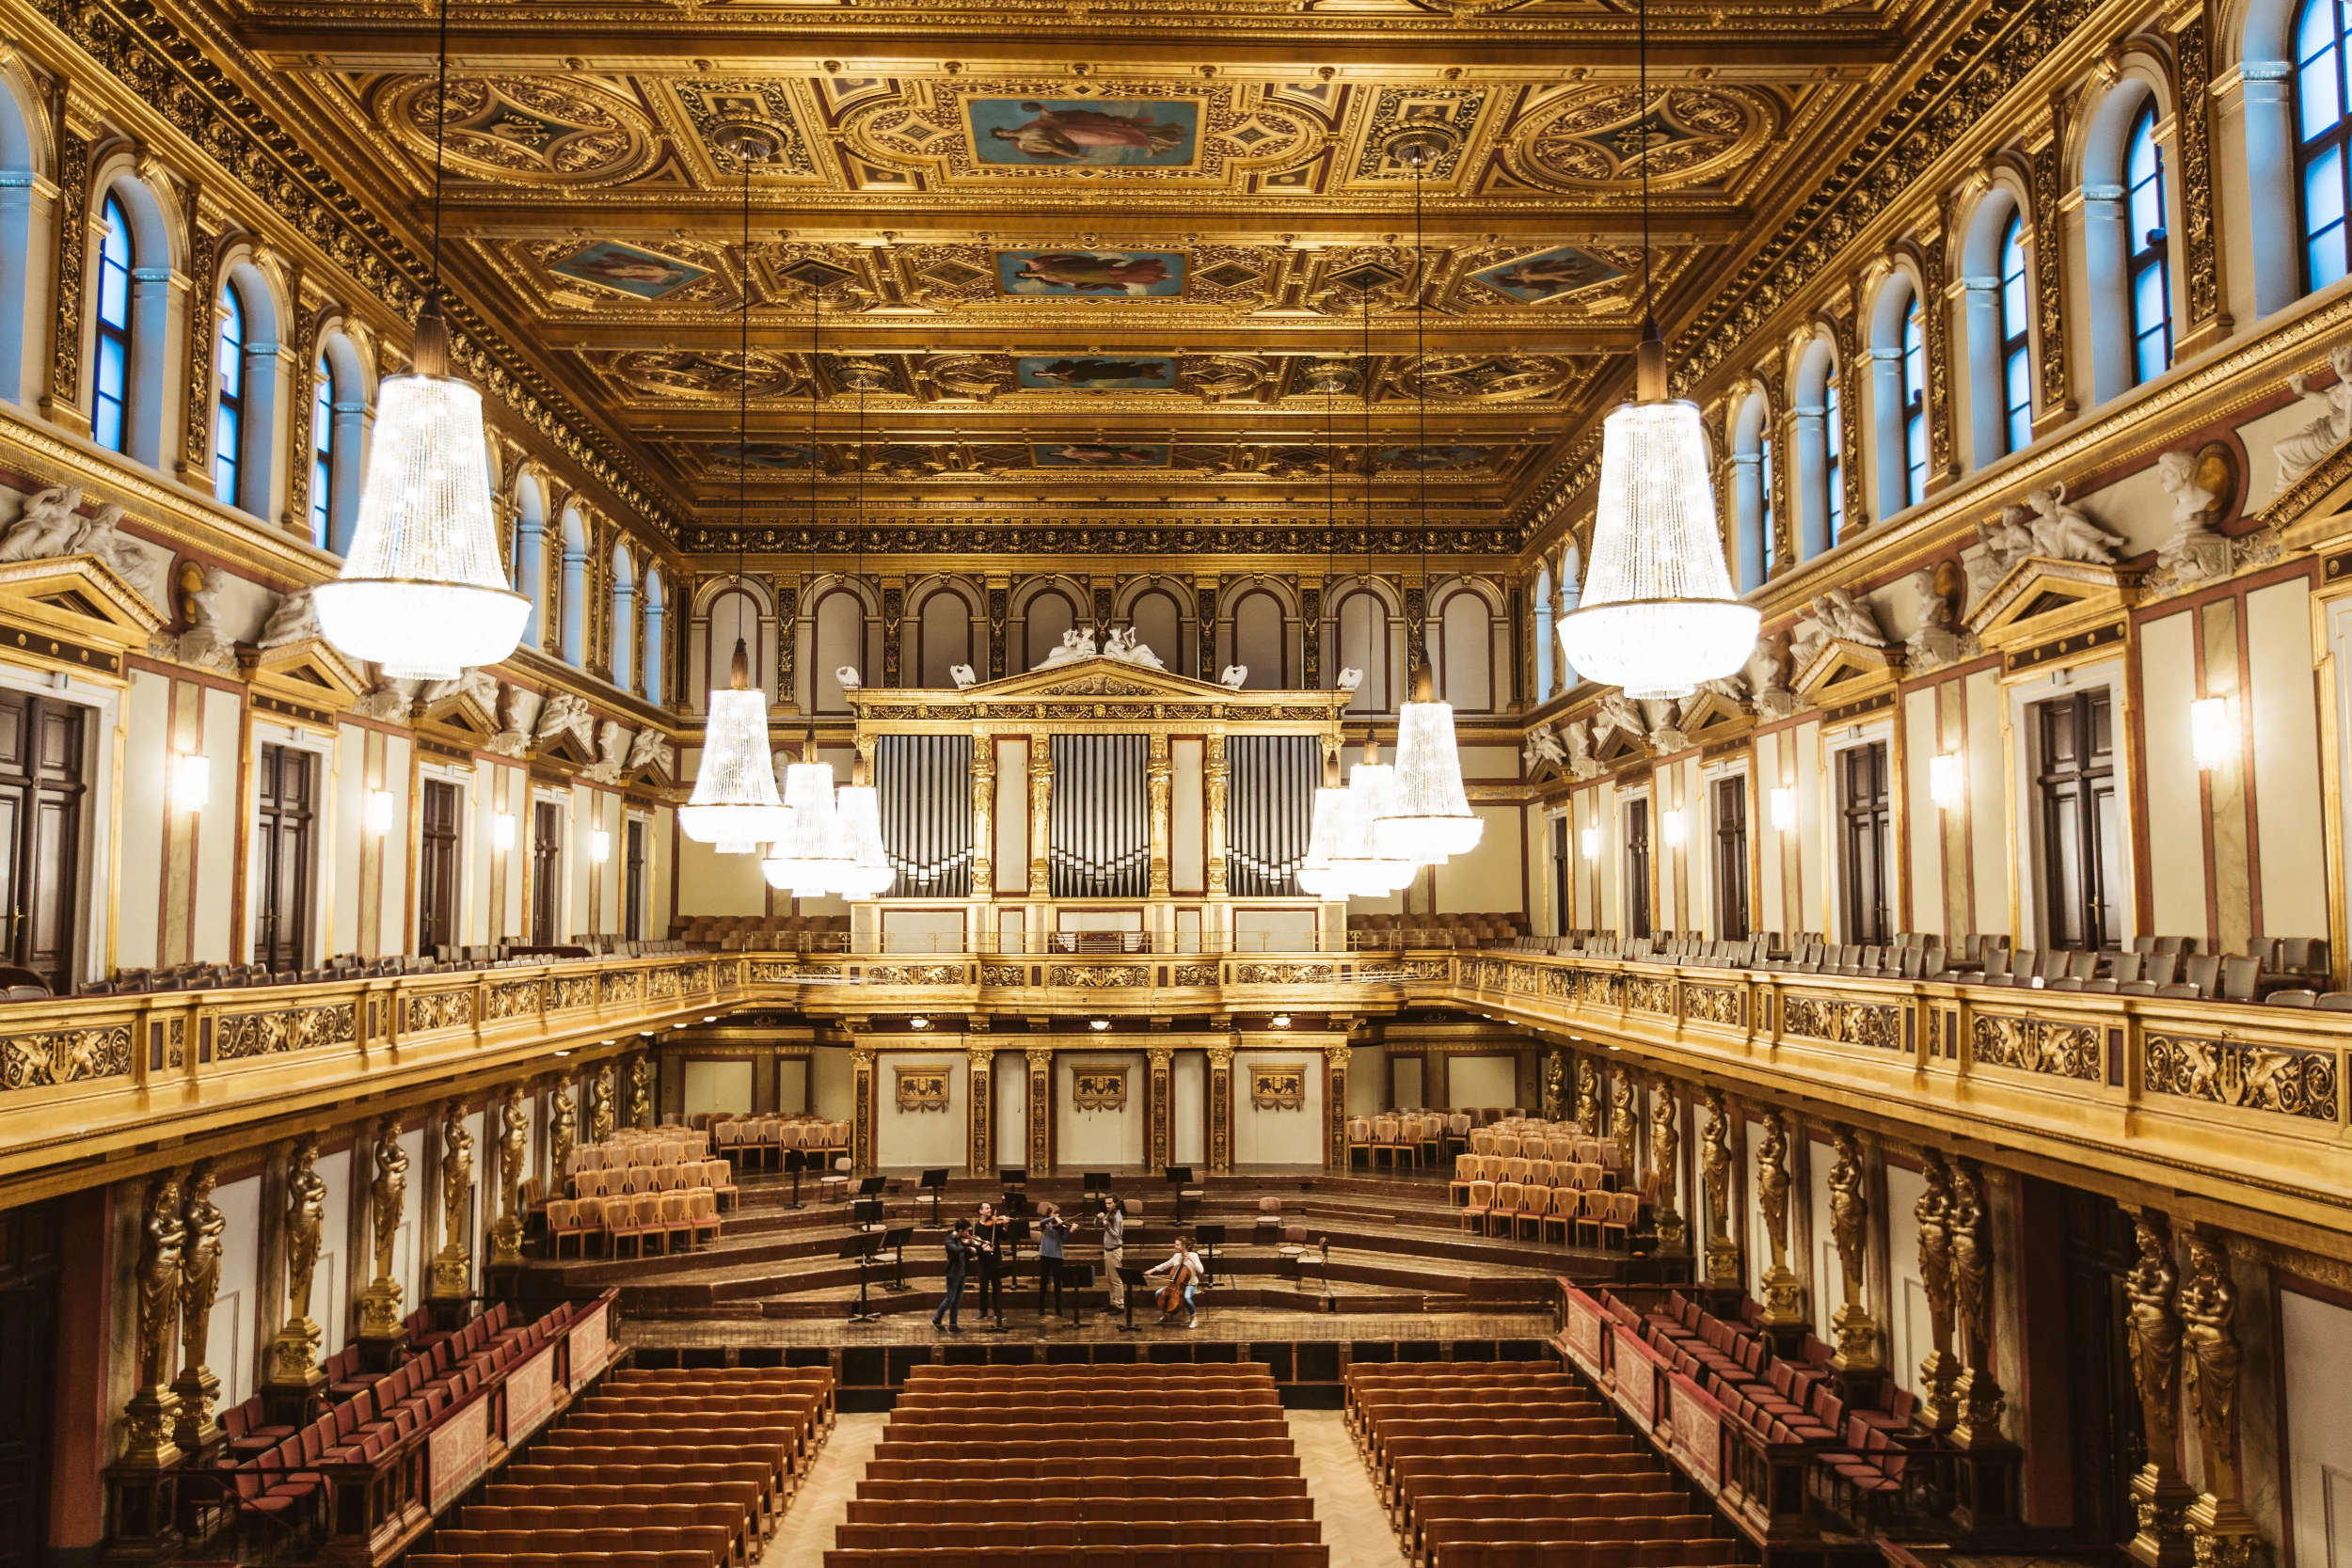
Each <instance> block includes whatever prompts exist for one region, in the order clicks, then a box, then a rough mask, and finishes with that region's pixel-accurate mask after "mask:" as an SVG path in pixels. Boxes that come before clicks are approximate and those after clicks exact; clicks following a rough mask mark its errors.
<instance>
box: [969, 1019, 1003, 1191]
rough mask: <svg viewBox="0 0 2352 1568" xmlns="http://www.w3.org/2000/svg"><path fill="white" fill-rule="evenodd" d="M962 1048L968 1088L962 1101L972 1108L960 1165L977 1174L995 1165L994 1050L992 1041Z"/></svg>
mask: <svg viewBox="0 0 2352 1568" xmlns="http://www.w3.org/2000/svg"><path fill="white" fill-rule="evenodd" d="M963 1049H964V1057H965V1061H966V1062H967V1064H968V1065H969V1069H970V1070H969V1071H968V1072H967V1073H966V1074H965V1078H966V1080H967V1083H968V1087H969V1092H968V1093H967V1094H966V1096H965V1098H966V1100H968V1101H970V1103H971V1106H972V1125H971V1127H970V1128H969V1129H968V1130H967V1132H968V1135H967V1136H966V1138H965V1139H964V1152H963V1164H964V1168H965V1169H966V1170H970V1171H975V1172H977V1171H984V1170H987V1169H988V1168H989V1167H990V1166H992V1165H993V1164H995V1163H996V1103H995V1089H996V1047H995V1044H994V1043H993V1041H992V1042H986V1043H980V1044H975V1043H973V1042H971V1041H969V1040H967V1041H965V1042H964V1048H963Z"/></svg>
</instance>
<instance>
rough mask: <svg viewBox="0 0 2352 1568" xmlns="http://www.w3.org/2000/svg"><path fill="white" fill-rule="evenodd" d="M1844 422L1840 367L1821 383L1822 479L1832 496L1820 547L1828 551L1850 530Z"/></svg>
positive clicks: (1828, 499)
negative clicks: (1839, 397)
mask: <svg viewBox="0 0 2352 1568" xmlns="http://www.w3.org/2000/svg"><path fill="white" fill-rule="evenodd" d="M1843 423H1844V420H1842V419H1841V418H1840V417H1839V415H1838V412H1837V367H1836V364H1835V363H1833V364H1832V365H1831V366H1830V368H1829V379H1828V380H1827V381H1825V382H1823V383H1822V384H1821V476H1822V478H1823V479H1824V480H1826V481H1827V482H1828V484H1829V494H1828V495H1827V497H1825V498H1824V500H1823V513H1824V515H1825V516H1826V517H1827V518H1828V521H1829V532H1828V534H1827V536H1826V537H1824V538H1823V539H1822V541H1821V544H1820V548H1822V549H1828V548H1829V547H1830V546H1832V545H1835V544H1836V543H1837V540H1838V536H1839V535H1840V534H1842V533H1844V532H1845V531H1846V472H1845V467H1846V455H1845V454H1846V441H1845V436H1843V435H1842V434H1841V430H1840V427H1841V426H1842V425H1843Z"/></svg>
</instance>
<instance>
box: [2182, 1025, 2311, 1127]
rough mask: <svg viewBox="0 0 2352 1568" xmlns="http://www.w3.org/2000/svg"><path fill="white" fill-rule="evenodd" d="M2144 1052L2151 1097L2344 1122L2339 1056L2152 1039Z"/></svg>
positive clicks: (2197, 1040)
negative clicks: (2339, 1100) (2340, 1110)
mask: <svg viewBox="0 0 2352 1568" xmlns="http://www.w3.org/2000/svg"><path fill="white" fill-rule="evenodd" d="M2141 1050H2142V1052H2143V1053H2144V1055H2145V1069H2146V1079H2147V1085H2148V1092H2149V1093H2150V1094H2162V1095H2175V1096H2178V1097H2180V1098H2182V1099H2185V1100H2201V1101H2207V1102H2209V1103H2212V1104H2216V1105H2227V1106H2230V1107H2232V1108H2233V1109H2235V1110H2242V1111H2268V1112H2271V1113H2273V1114H2275V1115H2279V1116H2287V1117H2310V1118H2311V1119H2312V1120H2314V1121H2335V1120H2337V1119H2339V1113H2338V1111H2337V1109H2336V1095H2337V1083H2338V1080H2339V1079H2340V1077H2341V1076H2342V1074H2341V1072H2340V1070H2339V1069H2338V1067H2337V1058H2336V1056H2335V1054H2334V1053H2330V1052H2322V1051H2297V1050H2295V1049H2292V1048H2291V1047H2287V1046H2277V1045H2257V1044H2254V1043H2252V1042H2251V1041H2248V1040H2233V1039H2201V1038H2199V1037H2195V1036H2189V1035H2171V1034H2161V1035H2160V1034H2150V1035H2148V1036H2147V1037H2145V1038H2144V1040H2143V1042H2142V1045H2141Z"/></svg>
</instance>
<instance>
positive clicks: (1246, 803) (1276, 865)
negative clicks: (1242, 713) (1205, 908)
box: [1225, 735, 1323, 898]
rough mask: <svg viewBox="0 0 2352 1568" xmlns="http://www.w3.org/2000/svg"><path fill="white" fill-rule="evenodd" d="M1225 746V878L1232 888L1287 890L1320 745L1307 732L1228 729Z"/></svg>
mask: <svg viewBox="0 0 2352 1568" xmlns="http://www.w3.org/2000/svg"><path fill="white" fill-rule="evenodd" d="M1225 754H1226V758H1227V761H1228V763H1229V765H1230V766H1231V768H1232V783H1231V784H1230V785H1229V786H1228V795H1227V801H1226V808H1225V863H1226V879H1227V886H1228V888H1229V890H1230V891H1231V892H1232V893H1233V894H1235V895H1242V896H1247V897H1252V898H1266V897H1280V898H1292V897H1295V896H1297V895H1298V881H1297V877H1298V863H1299V862H1300V861H1302V860H1304V859H1306V858H1307V829H1308V823H1309V819H1310V818H1311V816H1313V814H1314V798H1315V786H1316V785H1317V784H1321V783H1322V782H1323V746H1322V743H1321V742H1320V741H1319V740H1317V739H1316V738H1315V737H1314V736H1311V735H1236V736H1229V737H1227V739H1226V742H1225Z"/></svg>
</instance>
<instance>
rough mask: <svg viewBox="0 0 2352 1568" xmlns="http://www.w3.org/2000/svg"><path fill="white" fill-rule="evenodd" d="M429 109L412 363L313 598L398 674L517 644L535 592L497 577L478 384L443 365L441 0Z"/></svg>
mask: <svg viewBox="0 0 2352 1568" xmlns="http://www.w3.org/2000/svg"><path fill="white" fill-rule="evenodd" d="M437 71H438V76H437V90H436V94H435V97H434V101H433V102H434V117H433V277H432V281H431V282H430V283H429V284H428V285H427V286H426V289H425V294H424V303H423V304H422V306H421V307H420V308H419V309H418V312H417V330H416V338H415V341H414V344H413V347H414V351H415V352H414V355H413V357H412V363H411V369H410V371H409V372H408V373H407V374H405V375H395V376H388V377H386V378H385V381H384V385H383V388H382V392H381V397H380V400H379V401H378V403H377V405H376V415H375V436H374V439H373V442H372V443H371V448H372V450H371V451H369V453H368V464H367V472H366V474H365V476H364V477H363V478H362V480H361V482H360V485H359V516H358V523H357V525H356V526H355V528H354V529H353V531H352V540H351V550H350V553H349V554H347V555H346V556H344V558H343V569H342V574H341V575H340V576H338V577H337V578H336V579H335V580H334V581H333V582H327V583H321V584H320V585H319V588H318V591H317V593H316V594H314V595H313V596H312V602H313V603H315V604H316V605H317V607H318V615H319V630H320V631H321V632H322V633H323V634H324V635H325V636H326V640H327V641H329V642H332V643H333V644H334V645H335V646H336V647H337V648H339V649H341V650H342V652H344V653H345V654H348V655H350V656H351V657H353V658H358V659H365V660H368V661H369V662H371V663H373V664H376V665H380V666H381V667H382V669H383V672H384V673H385V674H386V675H387V676H389V677H391V678H393V679H399V680H436V681H438V680H455V679H456V678H457V677H458V675H459V674H461V673H463V672H464V671H465V670H466V669H468V668H469V667H470V666H473V665H477V664H495V663H497V662H498V661H499V660H500V659H501V658H504V657H506V656H507V655H509V654H511V653H513V652H514V651H515V644H516V642H518V641H521V639H522V634H523V623H524V621H526V620H527V619H529V618H530V615H531V601H530V599H528V598H527V597H525V596H524V595H522V594H517V593H516V592H515V591H514V590H513V589H512V588H510V587H508V586H507V582H506V574H505V573H504V571H503V570H501V566H500V563H499V545H498V520H497V515H496V513H495V512H493V511H492V509H491V505H490V465H489V456H488V451H487V449H486V447H485V441H484V437H483V425H482V393H481V392H480V391H479V390H478V389H476V388H475V387H474V386H473V384H472V383H471V382H469V381H466V380H464V379H463V378H461V377H458V376H453V375H452V374H450V364H449V359H450V355H449V323H448V320H447V319H446V318H445V317H444V316H443V315H442V313H441V164H442V156H441V144H442V126H443V123H444V121H445V120H446V119H447V117H448V113H449V0H441V42H440V61H439V65H438V67H437Z"/></svg>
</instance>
